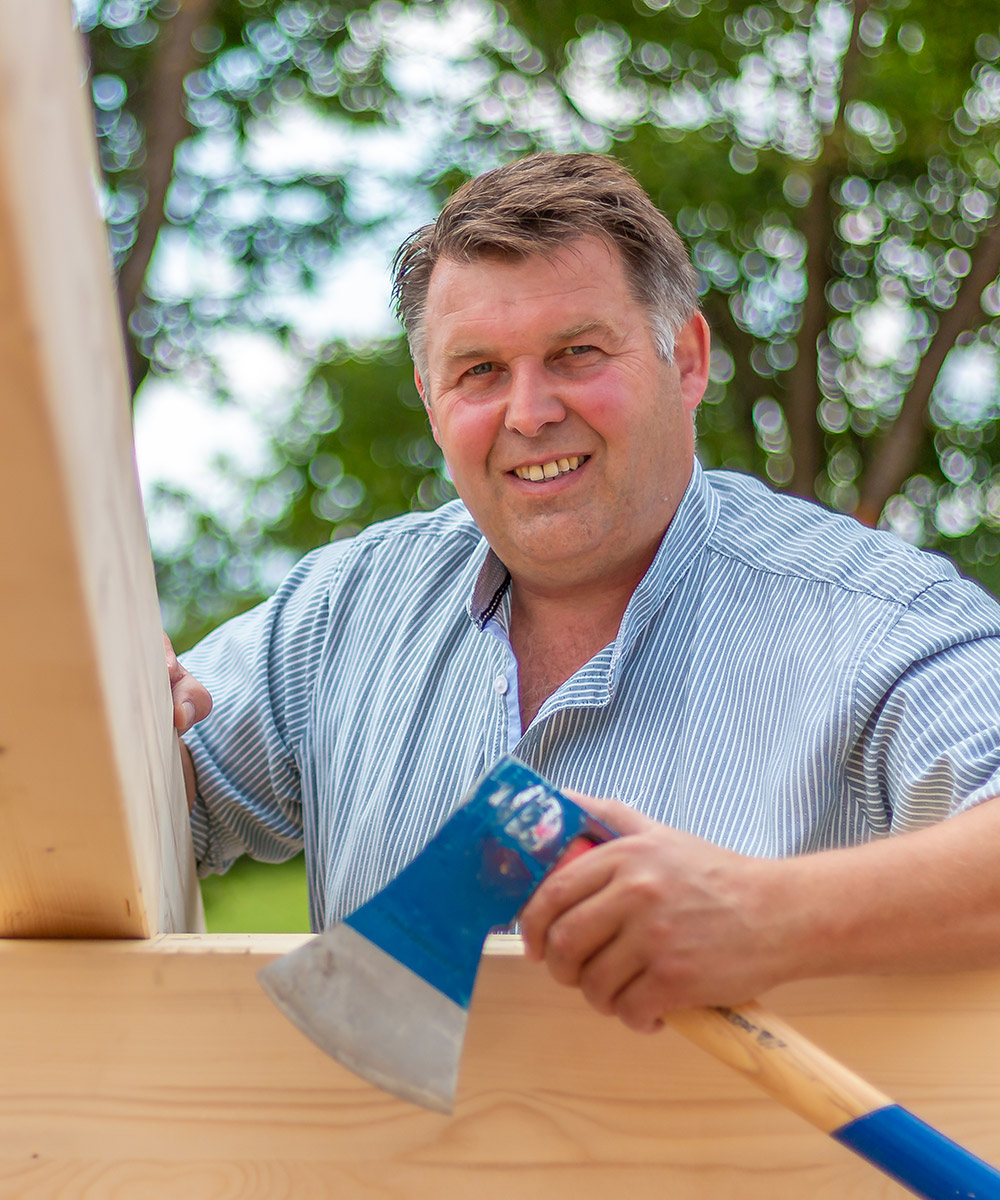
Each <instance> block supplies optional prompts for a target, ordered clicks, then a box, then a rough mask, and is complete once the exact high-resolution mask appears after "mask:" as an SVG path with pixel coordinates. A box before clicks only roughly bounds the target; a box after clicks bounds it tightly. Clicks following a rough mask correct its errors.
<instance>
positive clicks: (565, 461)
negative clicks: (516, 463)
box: [513, 454, 590, 483]
mask: <svg viewBox="0 0 1000 1200" xmlns="http://www.w3.org/2000/svg"><path fill="white" fill-rule="evenodd" d="M589 457H590V456H589V455H587V454H580V455H577V454H571V455H569V457H568V458H554V459H552V461H551V462H547V463H532V464H531V466H530V467H515V468H514V471H513V473H514V474H515V475H516V476H517V477H518V479H527V480H530V482H532V483H538V482H539V481H540V480H542V479H555V478H556V476H558V475H566V474H568V473H569V472H570V471H575V470H576V469H577V467H582V466H583V464H584V463H585V462H586V461H587V459H588V458H589Z"/></svg>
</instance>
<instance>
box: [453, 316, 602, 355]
mask: <svg viewBox="0 0 1000 1200" xmlns="http://www.w3.org/2000/svg"><path fill="white" fill-rule="evenodd" d="M593 333H599V334H605V335H606V336H608V337H616V336H617V331H616V330H615V328H614V326H612V325H609V324H608V323H607V321H582V322H581V323H580V324H579V325H569V326H567V327H566V328H565V329H557V330H555V332H553V333H550V334H549V335H548V340H549V341H550V342H573V341H575V340H576V339H577V338H581V337H584V336H586V335H587V334H593ZM495 355H496V350H495V349H493V350H491V349H489V348H488V347H481V346H457V347H455V348H454V349H453V350H446V351H445V352H444V357H445V359H446V360H447V361H448V362H466V361H468V360H469V359H473V358H474V359H477V360H480V361H483V360H486V359H491V358H493V357H494V356H495Z"/></svg>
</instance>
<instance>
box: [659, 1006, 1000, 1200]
mask: <svg viewBox="0 0 1000 1200" xmlns="http://www.w3.org/2000/svg"><path fill="white" fill-rule="evenodd" d="M663 1019H664V1021H665V1022H666V1023H667V1024H669V1025H671V1026H672V1027H673V1028H674V1029H676V1030H677V1031H678V1032H679V1033H681V1034H683V1035H684V1037H686V1038H688V1039H689V1040H690V1041H692V1042H694V1043H695V1045H697V1046H700V1047H701V1048H702V1049H703V1050H706V1051H707V1052H708V1053H709V1054H711V1055H713V1056H714V1057H715V1058H717V1059H719V1060H720V1061H722V1062H723V1063H725V1064H726V1065H727V1066H729V1067H732V1068H733V1069H734V1070H737V1071H739V1072H740V1074H742V1075H745V1076H746V1077H747V1079H749V1080H750V1081H751V1082H752V1083H755V1084H756V1085H757V1086H758V1087H759V1088H762V1089H763V1090H764V1091H765V1092H767V1093H768V1094H769V1095H771V1096H773V1097H774V1099H775V1100H777V1101H778V1102H779V1103H780V1104H783V1105H784V1106H785V1107H786V1108H789V1109H791V1110H792V1111H793V1112H796V1113H798V1114H799V1116H801V1117H804V1118H805V1119H806V1120H807V1121H809V1122H810V1123H811V1124H813V1125H815V1126H816V1127H817V1128H818V1129H821V1130H822V1131H823V1132H824V1133H826V1134H829V1135H830V1136H831V1137H833V1138H834V1139H835V1140H836V1141H838V1142H840V1143H841V1145H843V1146H846V1147H847V1148H848V1149H850V1150H853V1151H854V1153H855V1154H858V1155H860V1156H861V1157H862V1158H865V1159H867V1160H868V1161H869V1162H870V1163H871V1164H872V1165H873V1166H875V1167H878V1168H879V1169H880V1170H881V1171H884V1172H885V1173H886V1174H887V1175H889V1176H891V1177H892V1178H893V1179H895V1180H897V1182H899V1183H901V1184H902V1185H903V1186H904V1187H906V1188H908V1189H909V1190H910V1191H911V1192H913V1194H914V1195H916V1196H922V1197H924V1200H958V1198H961V1200H973V1198H975V1200H1000V1172H998V1171H996V1170H995V1169H994V1168H993V1167H991V1166H990V1165H989V1164H988V1163H986V1162H983V1160H982V1159H981V1158H978V1157H977V1156H976V1155H974V1154H972V1153H970V1152H969V1151H968V1150H966V1149H964V1148H963V1147H962V1146H959V1145H957V1144H956V1143H955V1142H953V1141H951V1140H950V1139H949V1138H946V1137H945V1136H944V1135H943V1134H941V1133H939V1132H938V1131H937V1130H936V1129H933V1128H932V1127H931V1126H930V1125H927V1124H925V1123H924V1122H923V1121H921V1120H920V1119H919V1118H918V1117H915V1116H914V1115H913V1114H912V1113H910V1112H908V1111H907V1110H906V1109H905V1108H901V1107H900V1106H899V1105H897V1104H894V1103H893V1102H892V1101H891V1100H890V1099H889V1097H888V1096H886V1095H884V1094H883V1093H882V1092H880V1091H879V1090H878V1089H877V1088H874V1087H872V1086H871V1084H869V1083H866V1082H865V1081H864V1080H863V1079H860V1078H859V1077H858V1076H857V1075H855V1074H854V1073H853V1072H852V1071H849V1070H848V1069H847V1067H845V1066H844V1065H843V1064H842V1063H839V1062H837V1060H836V1059H834V1058H831V1057H830V1056H829V1055H828V1054H825V1053H824V1052H823V1051H822V1050H820V1049H819V1047H818V1046H814V1045H813V1043H812V1042H810V1041H809V1040H808V1038H805V1037H803V1036H802V1035H801V1034H800V1033H798V1032H797V1031H796V1030H795V1029H793V1028H792V1027H791V1026H790V1025H787V1024H786V1023H785V1022H784V1021H782V1020H781V1019H780V1018H778V1017H776V1016H774V1015H773V1014H772V1013H769V1012H767V1011H766V1009H763V1008H761V1007H760V1005H759V1004H757V1003H755V1002H751V1003H749V1004H743V1005H741V1006H740V1007H738V1008H700V1009H689V1010H686V1011H683V1012H672V1013H667V1014H665V1015H664V1018H663Z"/></svg>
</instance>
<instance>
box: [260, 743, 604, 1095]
mask: <svg viewBox="0 0 1000 1200" xmlns="http://www.w3.org/2000/svg"><path fill="white" fill-rule="evenodd" d="M613 836H614V834H613V833H612V831H611V830H609V829H608V828H607V827H606V826H605V825H602V824H601V823H600V822H599V821H596V820H595V819H594V818H593V817H592V816H590V814H589V813H587V812H585V811H584V809H582V808H580V806H579V805H578V804H575V803H574V802H573V801H572V800H570V799H569V797H568V796H564V795H563V794H562V792H560V791H559V790H558V789H557V788H555V787H553V785H552V784H551V783H549V782H548V781H547V780H545V779H543V778H542V777H541V776H540V775H538V774H537V773H536V772H535V771H533V770H532V769H531V768H530V767H528V766H526V765H525V764H524V763H522V762H520V761H519V760H518V759H516V758H512V757H510V756H507V757H505V758H502V759H500V760H499V761H498V762H497V763H496V764H495V765H494V766H493V767H492V768H491V769H490V770H489V771H488V772H487V773H486V774H485V775H483V776H482V777H481V778H480V779H479V780H478V782H477V783H476V784H475V785H474V786H473V788H472V789H471V791H470V792H469V793H468V795H467V796H466V797H465V798H464V800H463V802H462V805H461V807H460V808H458V809H457V810H456V811H455V812H454V813H453V814H452V816H451V817H449V818H448V820H447V821H446V822H445V823H444V825H442V826H441V828H440V829H439V830H438V832H437V833H436V834H435V836H434V837H433V838H432V839H431V841H430V842H428V843H427V845H426V846H425V847H424V849H423V850H422V851H421V852H420V853H419V854H418V855H417V857H416V858H415V859H413V861H412V862H411V863H409V865H408V866H407V867H405V868H404V869H403V870H402V871H401V872H400V874H399V875H397V876H396V878H395V879H393V880H392V881H391V882H390V883H389V884H388V885H387V886H386V887H385V888H383V889H382V891H380V892H378V893H377V894H376V895H375V896H373V897H372V898H371V900H369V901H368V902H367V903H366V904H364V905H362V906H361V907H360V908H358V909H357V910H356V911H355V912H353V913H351V915H350V916H349V917H346V918H345V919H344V920H343V921H341V922H340V923H339V924H337V925H334V926H333V927H332V928H330V929H328V930H326V931H325V932H324V933H321V934H319V935H318V936H317V937H315V938H313V939H312V940H310V941H309V942H307V943H306V944H305V945H304V946H301V947H299V949H297V950H293V951H292V952H291V953H290V954H286V955H284V956H283V957H281V958H279V959H276V960H275V961H274V962H273V963H270V964H269V965H268V966H266V967H264V968H263V970H261V971H260V972H259V974H258V978H259V979H260V982H261V984H262V986H263V987H264V990H265V991H266V992H267V993H268V995H269V996H270V997H271V999H272V1000H273V1001H274V1002H275V1004H277V1005H278V1007H279V1008H280V1009H281V1010H282V1011H283V1012H284V1013H285V1014H286V1016H288V1017H289V1018H290V1019H291V1020H292V1021H293V1022H294V1023H295V1024H296V1025H297V1026H298V1027H299V1028H300V1029H301V1030H302V1031H303V1033H305V1034H306V1035H307V1036H309V1037H310V1038H312V1040H313V1041H314V1042H316V1044H317V1045H319V1046H320V1047H321V1048H322V1049H323V1050H325V1051H326V1052H327V1053H328V1054H330V1055H332V1056H333V1057H334V1058H336V1059H337V1060H338V1061H339V1062H341V1063H343V1064H344V1066H346V1067H349V1068H350V1069H351V1070H352V1071H355V1072H356V1073H357V1074H359V1075H361V1076H363V1077H364V1078H365V1079H367V1080H369V1081H370V1082H371V1083H375V1084H377V1085H378V1086H379V1087H382V1088H385V1089H386V1090H387V1091H390V1092H392V1093H393V1094H394V1095H397V1096H400V1097H402V1098H404V1099H406V1100H412V1101H414V1102H416V1103H417V1104H422V1105H424V1106H425V1107H427V1108H432V1109H435V1110H436V1111H439V1112H450V1111H451V1109H452V1105H453V1103H454V1097H455V1088H456V1084H457V1080H458V1065H459V1060H460V1058H461V1054H462V1044H463V1041H464V1038H465V1025H466V1019H467V1016H468V1009H469V1001H470V999H471V997H472V990H473V987H474V986H475V982H476V972H477V971H478V969H479V959H480V955H481V953H482V948H483V943H484V942H485V940H486V936H487V934H488V933H489V932H490V931H491V930H494V929H497V928H502V927H504V926H506V925H509V924H510V923H511V922H512V921H513V920H514V919H515V917H516V916H517V914H518V913H519V912H520V911H521V909H522V908H523V907H524V905H525V904H526V903H527V902H528V899H529V898H530V896H531V894H532V892H533V891H534V890H535V888H536V887H537V886H538V885H539V883H540V882H541V881H542V879H544V878H545V876H546V875H547V874H548V873H549V871H551V870H552V868H553V867H554V866H555V865H556V863H557V862H558V861H559V860H560V859H561V858H562V857H563V856H564V855H565V854H566V852H567V851H568V850H569V848H570V847H571V846H574V845H582V844H594V843H597V842H603V841H607V840H608V839H609V838H610V837H613Z"/></svg>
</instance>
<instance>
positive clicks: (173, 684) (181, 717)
mask: <svg viewBox="0 0 1000 1200" xmlns="http://www.w3.org/2000/svg"><path fill="white" fill-rule="evenodd" d="M163 650H164V653H165V654H166V656H167V671H168V673H169V676H170V695H171V697H172V699H173V702H174V728H175V729H176V730H177V732H178V733H187V731H188V730H189V729H190V728H191V726H192V725H194V724H195V723H196V722H197V721H203V720H204V719H205V718H206V717H207V716H208V714H209V713H210V712H211V711H212V697H211V696H210V695H209V694H208V690H207V689H206V688H205V687H204V686H203V685H202V684H200V683H199V682H198V680H197V679H195V677H194V676H193V675H192V674H191V673H190V672H188V671H185V669H184V668H183V667H182V666H181V664H180V663H179V662H178V661H177V655H176V654H175V653H174V648H173V646H172V645H171V644H170V638H168V637H167V635H166V634H164V635H163Z"/></svg>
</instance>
